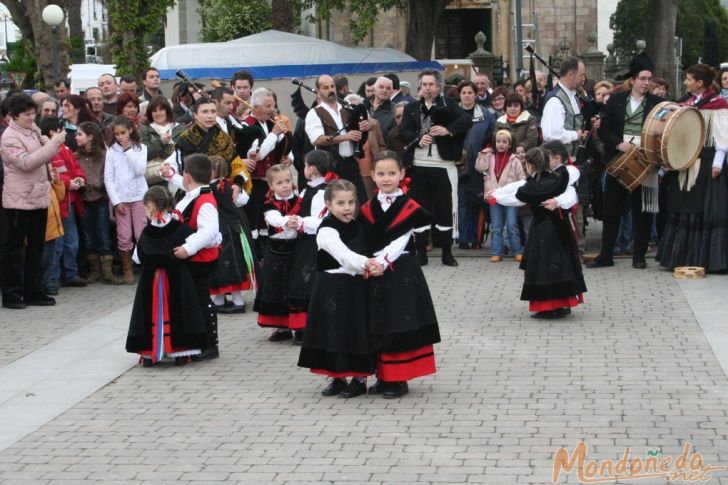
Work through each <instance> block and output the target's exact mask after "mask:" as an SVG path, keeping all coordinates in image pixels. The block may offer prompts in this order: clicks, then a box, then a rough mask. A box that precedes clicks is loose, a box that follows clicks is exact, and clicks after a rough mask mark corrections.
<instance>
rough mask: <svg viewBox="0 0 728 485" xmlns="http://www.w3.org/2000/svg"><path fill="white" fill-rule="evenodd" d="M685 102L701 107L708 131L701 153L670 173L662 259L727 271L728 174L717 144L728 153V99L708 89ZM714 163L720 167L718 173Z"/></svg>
mask: <svg viewBox="0 0 728 485" xmlns="http://www.w3.org/2000/svg"><path fill="white" fill-rule="evenodd" d="M682 104H684V105H687V106H695V107H696V108H699V109H700V113H701V114H702V115H703V117H704V118H705V120H706V128H707V132H708V133H707V137H706V141H705V146H704V147H703V149H702V151H701V152H700V159H699V160H698V161H696V162H695V164H694V165H693V166H692V167H691V168H690V169H688V170H687V171H683V172H676V171H669V172H667V174H666V175H665V181H666V187H667V189H666V190H667V196H666V200H667V218H666V222H665V232H664V234H663V236H662V238H661V239H660V247H659V249H658V250H657V260H658V261H659V263H660V266H662V267H664V268H667V269H670V270H672V269H674V268H676V267H678V266H701V267H703V268H705V270H706V271H708V272H710V273H716V272H723V271H726V270H728V186H727V185H726V180H727V179H728V176H727V175H726V171H725V162H724V160H722V159H721V158H720V153H719V155H718V157H716V148H720V149H721V150H722V153H723V154H724V153H725V151H724V150H725V149H726V148H728V102H727V101H726V100H725V99H723V98H722V97H721V96H720V95H718V94H717V93H715V92H712V91H706V92H704V93H703V96H702V99H701V101H699V102H696V98H695V96H692V97H691V98H689V99H688V100H687V101H686V102H684V103H682ZM723 156H724V155H723ZM714 165H719V166H720V168H721V173H720V176H719V177H718V178H716V179H714V178H713V177H712V168H713V166H714ZM695 171H697V172H698V173H697V174H695ZM691 180H694V182H690V181H691ZM690 185H692V186H690Z"/></svg>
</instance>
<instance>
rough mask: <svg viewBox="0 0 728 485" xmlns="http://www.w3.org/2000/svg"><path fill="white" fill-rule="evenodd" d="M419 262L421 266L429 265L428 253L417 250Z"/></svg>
mask: <svg viewBox="0 0 728 485" xmlns="http://www.w3.org/2000/svg"><path fill="white" fill-rule="evenodd" d="M417 262H418V263H420V266H427V263H428V261H427V253H426V252H422V253H421V252H419V251H417Z"/></svg>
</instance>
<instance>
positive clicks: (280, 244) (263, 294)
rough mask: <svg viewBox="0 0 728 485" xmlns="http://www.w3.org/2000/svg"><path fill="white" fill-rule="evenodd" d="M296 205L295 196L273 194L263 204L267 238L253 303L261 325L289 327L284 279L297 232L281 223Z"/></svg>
mask: <svg viewBox="0 0 728 485" xmlns="http://www.w3.org/2000/svg"><path fill="white" fill-rule="evenodd" d="M300 208H301V203H300V199H299V198H298V196H296V195H293V196H291V197H290V198H289V199H286V200H283V199H278V198H277V197H276V196H273V197H271V198H269V199H268V200H266V202H265V204H263V217H264V218H265V221H266V223H267V224H268V234H269V238H268V244H267V245H266V247H265V255H264V256H263V273H262V275H261V277H260V281H259V290H258V292H257V293H256V295H255V302H254V303H253V310H255V311H256V312H258V325H260V326H261V327H271V328H286V329H287V328H290V325H289V322H288V316H289V313H290V308H289V305H288V281H289V279H290V275H291V264H292V263H293V250H294V249H295V247H296V238H297V236H298V232H297V231H296V230H291V229H288V228H285V227H284V226H285V222H286V221H287V220H288V218H287V217H286V216H291V215H296V214H298V211H299V210H300Z"/></svg>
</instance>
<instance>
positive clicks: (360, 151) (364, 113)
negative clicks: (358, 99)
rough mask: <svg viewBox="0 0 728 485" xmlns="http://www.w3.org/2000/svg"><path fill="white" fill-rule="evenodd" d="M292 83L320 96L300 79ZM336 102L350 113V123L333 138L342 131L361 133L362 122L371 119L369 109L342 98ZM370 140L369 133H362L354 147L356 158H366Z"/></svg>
mask: <svg viewBox="0 0 728 485" xmlns="http://www.w3.org/2000/svg"><path fill="white" fill-rule="evenodd" d="M291 83H293V84H295V85H296V86H298V87H299V89H300V88H303V89H305V90H307V91H310V92H311V93H313V94H315V95H317V96H318V90H317V89H314V88H312V87H310V86H306V85H305V84H304V83H303V82H301V81H300V80H299V79H296V78H294V79H291ZM336 100H337V101H338V102H339V104H340V105H341V106H342V107H343V108H344V109H345V110H346V111H347V112H348V113H349V121H347V122H346V124H345V125H344V127H343V128H341V129H340V130H338V131H337V132H336V133H334V135H333V136H336V135H338V134H339V133H341V132H342V131H344V130H346V131H361V130H360V129H359V123H361V122H362V121H366V120H368V119H369V111H368V110H367V107H366V105H365V104H363V103H360V104H352V103H350V102H348V101H347V100H345V99H342V98H340V97H338V96H337V97H336ZM367 138H368V132H366V131H364V132H362V137H361V139H360V140H359V141H358V142H356V143H355V145H354V156H355V157H357V158H362V157H363V156H364V148H363V147H364V144H365V143H366V142H367Z"/></svg>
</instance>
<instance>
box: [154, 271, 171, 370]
mask: <svg viewBox="0 0 728 485" xmlns="http://www.w3.org/2000/svg"><path fill="white" fill-rule="evenodd" d="M152 286H153V288H154V295H153V297H152V316H153V318H154V320H153V324H154V330H155V332H154V342H153V344H152V362H159V361H160V360H162V358H163V357H164V322H167V321H169V279H168V278H167V271H165V270H164V269H163V268H159V269H157V270H156V271H155V272H154V283H153V284H152Z"/></svg>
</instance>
